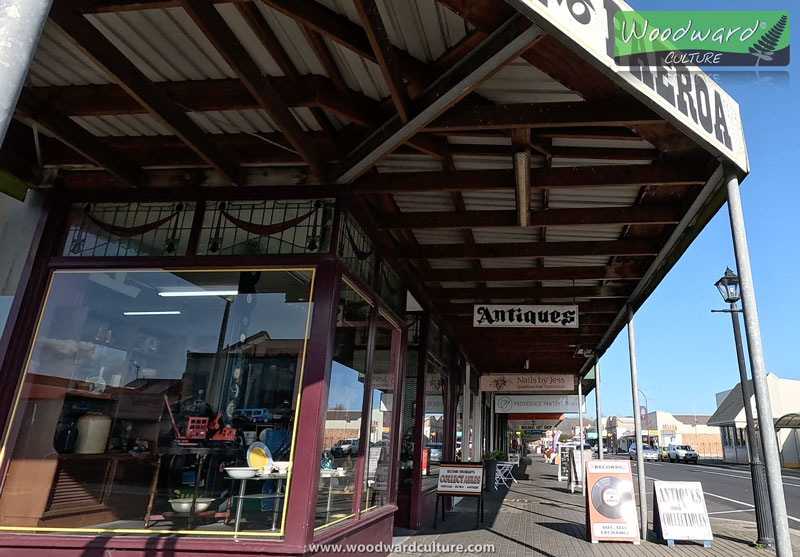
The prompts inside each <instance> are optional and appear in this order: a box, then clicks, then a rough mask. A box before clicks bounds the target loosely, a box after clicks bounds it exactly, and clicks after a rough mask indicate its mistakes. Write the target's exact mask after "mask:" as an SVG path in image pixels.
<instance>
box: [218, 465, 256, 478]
mask: <svg viewBox="0 0 800 557" xmlns="http://www.w3.org/2000/svg"><path fill="white" fill-rule="evenodd" d="M225 473H226V474H228V476H230V477H231V478H233V479H234V480H246V479H247V478H252V477H253V476H255V475H256V474H257V473H258V468H249V467H246V466H245V467H230V468H225Z"/></svg>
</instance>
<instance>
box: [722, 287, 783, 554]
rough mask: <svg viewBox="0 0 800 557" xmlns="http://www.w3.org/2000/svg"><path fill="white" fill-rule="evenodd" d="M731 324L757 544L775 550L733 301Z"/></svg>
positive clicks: (765, 478)
mask: <svg viewBox="0 0 800 557" xmlns="http://www.w3.org/2000/svg"><path fill="white" fill-rule="evenodd" d="M730 312H731V321H732V322H733V338H734V341H735V342H736V358H737V360H738V363H739V379H740V381H741V382H740V383H739V385H740V386H741V389H742V401H743V403H744V413H745V416H746V418H747V444H748V445H749V447H750V479H751V481H752V482H753V499H754V501H753V502H754V503H755V506H756V525H757V526H758V539H757V540H756V543H757V544H760V545H763V546H766V547H773V546H774V545H775V538H774V529H773V527H772V516H771V515H770V514H769V493H768V488H767V476H766V475H765V474H764V463H763V462H761V450H760V449H759V446H758V445H759V443H758V438H757V437H756V428H755V422H754V421H753V408H752V406H751V405H750V398H751V397H750V387H749V385H748V382H747V368H746V367H745V363H744V349H743V348H742V331H741V326H740V324H739V310H738V309H737V308H736V302H731V308H730Z"/></svg>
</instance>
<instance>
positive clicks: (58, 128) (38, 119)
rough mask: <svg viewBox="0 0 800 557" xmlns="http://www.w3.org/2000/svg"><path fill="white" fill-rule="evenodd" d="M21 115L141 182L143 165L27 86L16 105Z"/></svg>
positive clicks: (128, 180) (124, 178)
mask: <svg viewBox="0 0 800 557" xmlns="http://www.w3.org/2000/svg"><path fill="white" fill-rule="evenodd" d="M16 112H17V115H18V118H20V119H22V120H23V121H24V120H30V121H33V122H35V123H36V125H37V126H39V127H41V128H43V129H45V130H47V131H48V132H49V133H50V134H52V135H53V136H55V137H57V138H58V139H59V140H60V141H62V142H63V143H64V144H66V145H68V146H69V147H70V148H72V149H74V150H75V151H76V152H78V153H80V154H81V155H82V156H84V157H86V158H87V159H89V160H90V161H92V162H93V163H95V164H96V165H98V166H100V167H102V168H105V169H106V170H107V171H108V172H109V173H110V174H111V175H112V176H114V177H115V178H117V179H118V180H120V181H121V182H123V183H124V184H127V185H128V186H132V187H134V188H136V187H139V186H140V185H141V178H142V169H141V168H140V167H139V166H137V165H135V164H133V163H131V162H129V161H128V160H127V159H126V158H125V157H124V156H122V155H120V153H119V152H117V151H116V150H114V149H113V148H111V147H109V146H108V144H106V143H105V142H104V141H102V140H101V139H100V138H98V137H96V136H94V135H92V134H91V133H90V132H89V131H87V130H85V129H84V128H82V127H81V126H80V125H79V124H77V123H76V122H74V121H72V120H70V119H69V118H68V117H67V116H64V115H62V114H59V113H58V112H56V111H54V110H53V109H52V107H50V106H49V105H48V104H47V102H45V101H43V100H42V99H40V98H38V97H37V96H36V95H34V94H33V93H31V91H30V90H24V91H23V92H22V95H20V97H19V101H18V102H17V109H16Z"/></svg>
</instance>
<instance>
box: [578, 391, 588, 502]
mask: <svg viewBox="0 0 800 557" xmlns="http://www.w3.org/2000/svg"><path fill="white" fill-rule="evenodd" d="M581 400H583V381H581V379H580V378H578V427H579V428H580V432H579V433H578V439H579V440H580V442H581V470H580V472H579V474H580V476H579V477H580V479H581V495H586V478H584V476H585V475H586V460H585V459H584V455H583V444H584V442H585V441H584V440H583V405H582V404H581Z"/></svg>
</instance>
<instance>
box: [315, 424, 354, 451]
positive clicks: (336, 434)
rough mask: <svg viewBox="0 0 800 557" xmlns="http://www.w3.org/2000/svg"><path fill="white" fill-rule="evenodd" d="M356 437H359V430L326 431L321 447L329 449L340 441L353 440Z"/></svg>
mask: <svg viewBox="0 0 800 557" xmlns="http://www.w3.org/2000/svg"><path fill="white" fill-rule="evenodd" d="M356 437H361V430H360V429H359V428H350V429H326V430H325V437H324V442H323V443H324V444H323V445H322V446H323V447H325V448H326V449H330V448H331V447H332V446H333V445H334V444H335V443H336V442H337V441H339V440H340V439H353V438H356Z"/></svg>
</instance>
